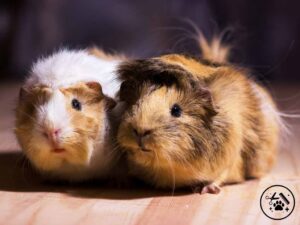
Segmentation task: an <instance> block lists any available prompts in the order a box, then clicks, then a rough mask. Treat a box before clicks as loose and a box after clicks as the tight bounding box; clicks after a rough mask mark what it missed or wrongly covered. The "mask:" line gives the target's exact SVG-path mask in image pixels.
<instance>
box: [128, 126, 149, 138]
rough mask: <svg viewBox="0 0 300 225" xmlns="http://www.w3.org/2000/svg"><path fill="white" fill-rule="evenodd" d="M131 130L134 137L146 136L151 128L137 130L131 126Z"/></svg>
mask: <svg viewBox="0 0 300 225" xmlns="http://www.w3.org/2000/svg"><path fill="white" fill-rule="evenodd" d="M132 131H133V133H134V135H135V136H136V137H140V138H144V137H146V136H149V135H150V134H151V133H152V131H151V130H142V131H138V130H137V129H135V128H132Z"/></svg>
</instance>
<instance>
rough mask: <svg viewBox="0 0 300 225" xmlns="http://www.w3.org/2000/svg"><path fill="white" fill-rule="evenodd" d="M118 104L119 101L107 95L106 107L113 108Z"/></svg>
mask: <svg viewBox="0 0 300 225" xmlns="http://www.w3.org/2000/svg"><path fill="white" fill-rule="evenodd" d="M116 105H117V103H116V101H115V100H114V99H112V98H110V97H107V96H105V108H106V109H107V110H111V109H113V108H115V106H116Z"/></svg>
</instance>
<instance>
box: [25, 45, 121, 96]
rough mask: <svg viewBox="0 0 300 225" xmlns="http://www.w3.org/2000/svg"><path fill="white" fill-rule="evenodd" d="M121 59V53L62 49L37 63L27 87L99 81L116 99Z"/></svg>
mask: <svg viewBox="0 0 300 225" xmlns="http://www.w3.org/2000/svg"><path fill="white" fill-rule="evenodd" d="M100 53H101V54H100ZM121 61H122V60H121V59H120V58H119V57H118V56H111V55H109V56H107V55H105V53H103V52H102V51H101V50H99V49H95V48H94V49H91V50H90V51H89V50H67V49H62V50H60V51H58V52H56V53H54V54H53V55H51V56H48V57H45V58H41V59H39V60H38V61H37V62H36V63H34V65H33V67H32V70H31V72H30V74H29V77H28V79H27V80H26V82H25V86H26V87H30V86H33V85H34V84H43V85H47V86H49V87H53V88H55V87H67V86H70V85H72V84H75V83H77V82H80V81H85V82H89V81H97V82H99V83H100V84H101V85H102V87H103V93H104V94H105V95H107V96H109V97H111V98H114V97H115V94H116V93H117V92H118V91H119V86H120V82H119V81H118V79H117V76H116V73H115V70H116V67H117V65H118V64H119V63H120V62H121Z"/></svg>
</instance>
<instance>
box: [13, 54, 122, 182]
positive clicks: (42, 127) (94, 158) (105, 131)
mask: <svg viewBox="0 0 300 225" xmlns="http://www.w3.org/2000/svg"><path fill="white" fill-rule="evenodd" d="M95 51H97V52H96V53H97V54H93V53H95ZM99 53H101V50H96V49H93V50H92V51H89V50H66V49H65V50H60V51H58V52H56V53H54V54H53V55H51V56H48V57H45V58H41V59H39V60H38V61H37V62H36V63H34V64H33V66H32V69H31V72H30V74H29V77H28V78H27V80H26V81H25V84H24V85H23V86H22V88H21V90H20V96H19V101H18V104H17V108H16V124H15V134H16V137H17V139H18V141H19V143H20V145H21V147H22V150H23V152H24V154H25V156H26V157H27V158H28V159H29V161H30V162H31V163H32V165H33V166H34V167H35V168H36V169H37V170H38V171H39V172H41V174H43V175H44V176H45V178H50V179H61V180H67V181H82V180H86V179H90V178H103V177H107V176H109V175H110V174H111V173H112V171H113V170H114V167H115V165H116V163H117V162H118V159H119V158H120V156H119V154H117V151H115V147H114V143H113V141H112V138H111V137H112V133H113V132H114V124H115V123H116V120H117V112H115V111H114V106H115V105H116V102H115V101H114V99H113V98H115V96H116V93H117V92H118V91H119V86H120V82H119V81H118V79H117V77H116V73H115V70H116V67H117V66H118V64H119V63H120V62H121V61H122V60H121V59H119V58H118V57H112V56H109V58H105V57H104V56H106V55H105V53H103V55H99ZM107 57H108V56H107Z"/></svg>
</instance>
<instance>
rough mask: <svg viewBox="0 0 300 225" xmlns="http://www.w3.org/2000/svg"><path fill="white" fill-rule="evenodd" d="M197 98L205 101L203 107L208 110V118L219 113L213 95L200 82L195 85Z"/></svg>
mask: <svg viewBox="0 0 300 225" xmlns="http://www.w3.org/2000/svg"><path fill="white" fill-rule="evenodd" d="M194 88H195V89H196V90H195V93H196V98H198V99H201V100H202V102H203V107H204V108H205V110H206V116H207V118H212V117H213V116H215V115H217V114H218V112H217V107H216V105H215V104H214V100H213V96H212V94H211V92H210V90H209V88H207V87H203V86H202V85H200V84H196V85H195V86H194Z"/></svg>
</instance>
